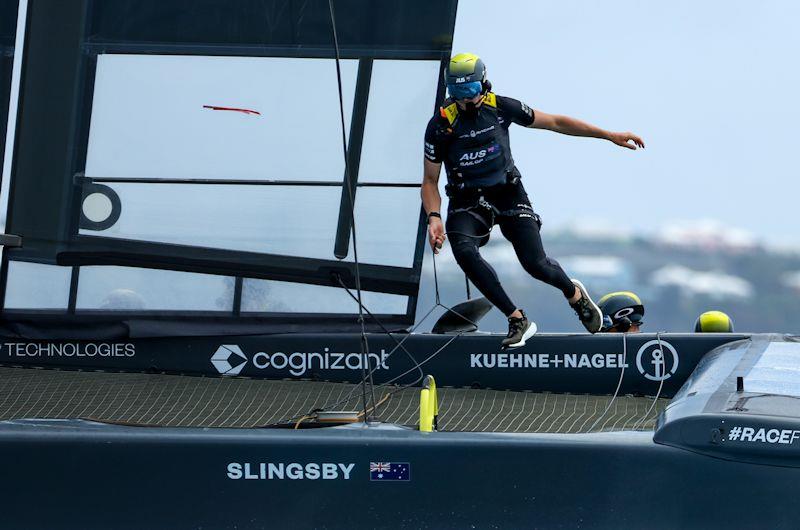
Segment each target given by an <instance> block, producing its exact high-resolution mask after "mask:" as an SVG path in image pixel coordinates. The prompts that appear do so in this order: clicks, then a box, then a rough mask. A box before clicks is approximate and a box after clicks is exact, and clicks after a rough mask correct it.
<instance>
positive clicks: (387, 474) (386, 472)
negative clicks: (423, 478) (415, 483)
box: [369, 462, 411, 482]
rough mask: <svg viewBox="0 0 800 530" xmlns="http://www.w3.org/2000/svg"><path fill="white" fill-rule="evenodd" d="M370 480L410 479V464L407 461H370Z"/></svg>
mask: <svg viewBox="0 0 800 530" xmlns="http://www.w3.org/2000/svg"><path fill="white" fill-rule="evenodd" d="M369 479H370V480H400V481H406V482H407V481H409V480H411V464H409V463H408V462H370V463H369Z"/></svg>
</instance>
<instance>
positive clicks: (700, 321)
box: [694, 311, 733, 333]
mask: <svg viewBox="0 0 800 530" xmlns="http://www.w3.org/2000/svg"><path fill="white" fill-rule="evenodd" d="M694 331H695V333H733V320H731V317H729V316H728V315H726V314H725V313H723V312H722V311H706V312H705V313H703V314H702V315H700V316H699V317H697V320H695V321H694Z"/></svg>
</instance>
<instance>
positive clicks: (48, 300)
mask: <svg viewBox="0 0 800 530" xmlns="http://www.w3.org/2000/svg"><path fill="white" fill-rule="evenodd" d="M71 277H72V268H71V267H58V266H56V265H46V264H44V263H27V262H24V261H9V262H8V281H7V283H6V298H5V309H7V310H14V309H63V310H66V309H67V304H68V303H69V285H70V279H71Z"/></svg>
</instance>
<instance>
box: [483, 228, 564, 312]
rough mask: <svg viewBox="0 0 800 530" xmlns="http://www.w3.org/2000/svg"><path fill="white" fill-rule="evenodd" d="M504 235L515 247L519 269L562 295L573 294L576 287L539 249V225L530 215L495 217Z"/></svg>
mask: <svg viewBox="0 0 800 530" xmlns="http://www.w3.org/2000/svg"><path fill="white" fill-rule="evenodd" d="M497 221H498V224H499V225H500V230H501V231H502V232H503V236H505V238H506V239H508V240H509V241H510V242H511V244H512V245H513V246H514V251H515V252H516V253H517V257H518V258H519V262H520V263H521V264H522V267H523V268H524V269H525V270H526V271H527V272H528V274H530V275H531V276H533V277H534V278H536V279H537V280H541V281H543V282H545V283H547V284H549V285H552V286H553V287H555V288H557V289H560V290H561V292H562V293H564V296H566V297H567V298H571V297H572V296H574V294H575V285H574V284H573V283H572V281H571V280H570V279H569V277H568V276H567V274H566V273H565V272H564V269H562V268H561V265H559V263H558V262H557V261H556V260H554V259H552V258H548V257H547V254H545V252H544V247H543V246H542V237H541V235H540V234H539V224H538V223H537V222H536V221H535V220H534V218H533V217H531V216H530V215H522V216H520V215H513V216H505V215H504V216H498V218H497Z"/></svg>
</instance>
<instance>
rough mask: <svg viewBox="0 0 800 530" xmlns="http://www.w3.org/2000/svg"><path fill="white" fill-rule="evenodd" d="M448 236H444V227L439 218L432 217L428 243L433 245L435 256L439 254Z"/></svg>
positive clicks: (429, 224) (429, 223)
mask: <svg viewBox="0 0 800 530" xmlns="http://www.w3.org/2000/svg"><path fill="white" fill-rule="evenodd" d="M445 239H447V236H445V235H444V225H443V224H442V220H441V219H439V218H438V217H431V218H430V219H429V220H428V241H429V242H430V244H431V248H432V249H433V253H434V254H438V253H439V249H440V248H442V245H443V244H444V241H445Z"/></svg>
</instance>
